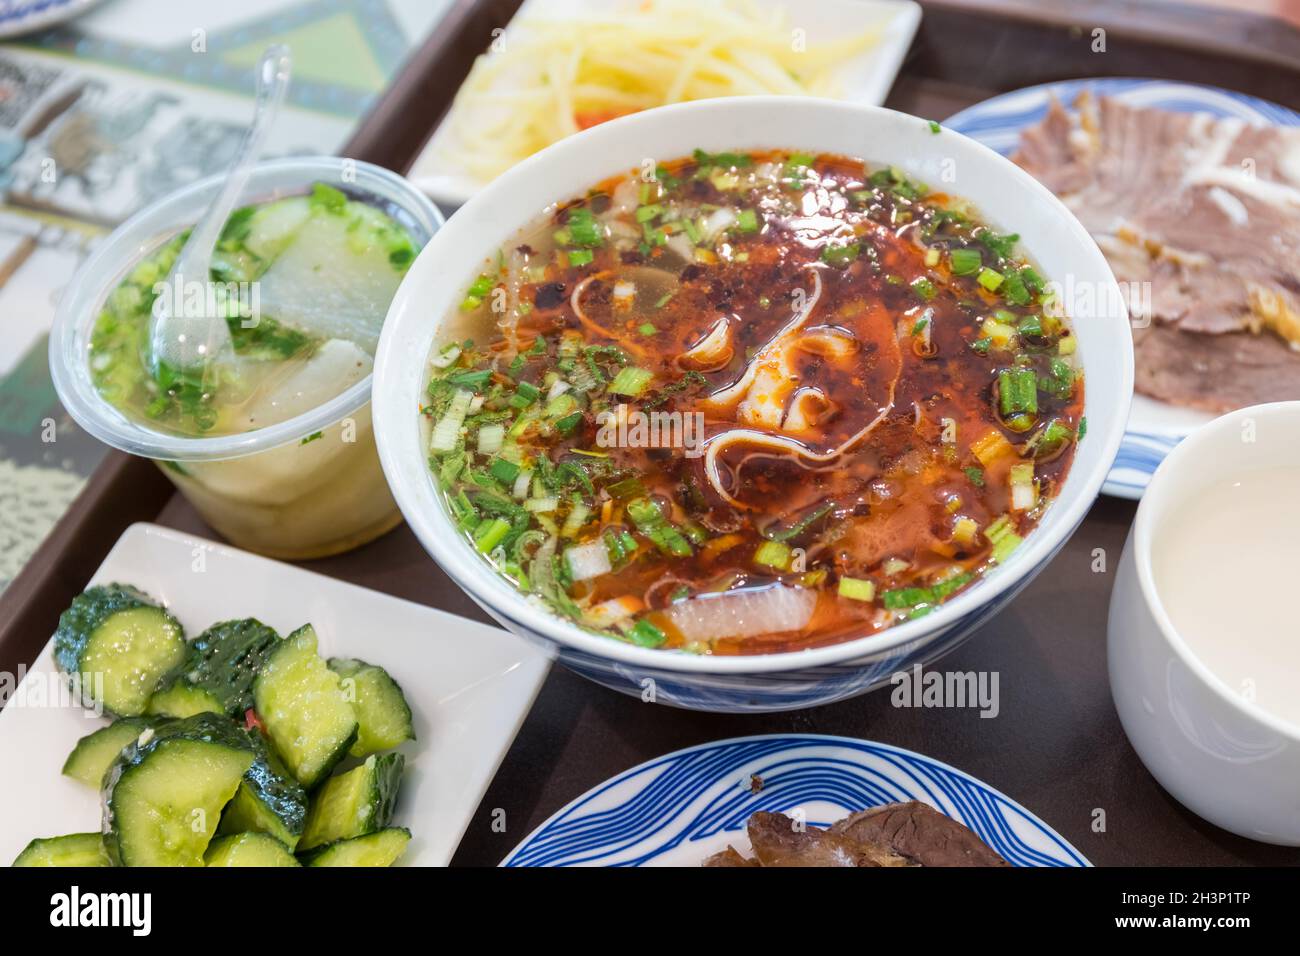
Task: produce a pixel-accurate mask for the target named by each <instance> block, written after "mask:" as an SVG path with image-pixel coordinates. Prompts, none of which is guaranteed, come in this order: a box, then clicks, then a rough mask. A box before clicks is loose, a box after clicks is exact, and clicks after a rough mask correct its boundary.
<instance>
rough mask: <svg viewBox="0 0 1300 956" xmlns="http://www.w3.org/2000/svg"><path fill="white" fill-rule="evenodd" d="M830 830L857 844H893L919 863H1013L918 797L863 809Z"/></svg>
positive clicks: (996, 864) (950, 864)
mask: <svg viewBox="0 0 1300 956" xmlns="http://www.w3.org/2000/svg"><path fill="white" fill-rule="evenodd" d="M830 832H831V833H832V834H835V835H838V836H841V837H844V838H846V839H848V840H850V841H852V842H854V843H857V844H869V845H874V846H886V847H889V848H890V850H891V852H893V853H895V854H897V855H899V856H901V857H902V858H903V859H905V860H907V861H909V862H910V863H912V864H913V865H916V866H1010V864H1009V863H1007V861H1006V860H1004V859H1002V857H1001V856H999V855H998V854H997V853H996V852H994V851H993V849H992V848H991V847H989V845H988V844H987V843H985V842H984V841H983V840H981V839H980V838H979V837H978V836H976V835H975V833H973V832H972V831H971V830H969V829H967V828H966V827H964V826H962V824H960V823H958V822H957V821H956V820H954V819H952V818H951V817H948V816H945V815H944V814H942V813H940V812H939V811H938V810H936V809H934V807H931V806H929V805H928V804H925V803H920V802H918V801H916V800H912V801H909V802H907V803H890V804H886V805H885V806H883V807H872V808H871V809H869V810H862V811H860V812H858V813H855V814H853V815H852V816H848V817H845V818H844V819H843V820H840V821H839V822H838V823H836V824H835V825H834V826H832V827H831V829H830Z"/></svg>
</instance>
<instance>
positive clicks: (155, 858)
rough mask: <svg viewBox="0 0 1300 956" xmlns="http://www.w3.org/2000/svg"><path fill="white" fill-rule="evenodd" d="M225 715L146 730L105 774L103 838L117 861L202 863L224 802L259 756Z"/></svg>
mask: <svg viewBox="0 0 1300 956" xmlns="http://www.w3.org/2000/svg"><path fill="white" fill-rule="evenodd" d="M256 756H257V755H256V753H255V750H254V746H253V744H252V743H251V741H250V740H249V737H248V734H247V733H246V732H245V731H243V730H241V729H240V728H239V727H237V726H236V725H235V724H233V723H232V722H231V721H230V720H228V719H227V718H226V717H222V716H219V715H217V714H198V715H196V716H194V717H189V718H186V719H185V720H175V721H170V722H168V723H166V724H163V725H162V726H160V727H158V728H157V729H154V730H150V731H146V732H145V733H143V734H141V736H140V739H139V740H137V741H136V742H135V743H133V744H130V745H129V746H127V748H126V749H125V750H124V751H122V753H121V755H120V756H119V757H118V758H117V760H116V761H115V762H114V763H113V765H112V767H110V768H109V770H108V773H107V774H106V775H105V777H104V791H103V803H104V828H103V829H104V845H105V847H106V848H107V850H108V856H109V859H110V860H112V861H113V864H114V865H116V866H202V865H203V853H204V851H205V850H206V849H207V847H208V843H209V842H210V841H211V840H212V836H213V834H214V833H215V832H216V829H217V822H218V820H219V819H220V816H221V809H222V807H224V806H225V805H226V804H227V803H228V802H229V801H230V798H231V797H233V796H234V795H235V791H236V790H237V789H238V788H239V783H240V780H242V779H243V776H244V774H245V773H246V772H247V771H248V768H249V767H250V766H252V764H253V760H254V759H255V758H256Z"/></svg>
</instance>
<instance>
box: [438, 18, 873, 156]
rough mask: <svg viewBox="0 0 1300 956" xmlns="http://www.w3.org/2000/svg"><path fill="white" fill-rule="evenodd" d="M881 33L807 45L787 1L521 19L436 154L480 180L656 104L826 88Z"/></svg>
mask: <svg viewBox="0 0 1300 956" xmlns="http://www.w3.org/2000/svg"><path fill="white" fill-rule="evenodd" d="M878 38H879V31H878V30H876V29H871V30H867V31H864V32H862V33H860V34H857V35H855V36H849V37H845V38H842V39H838V40H835V41H833V42H829V43H819V44H813V43H811V42H806V41H804V40H803V34H802V31H801V30H799V29H798V28H797V26H796V25H793V24H792V23H791V22H790V21H789V19H788V17H787V16H786V12H785V9H784V8H782V7H777V6H773V7H771V8H770V9H764V10H760V9H759V8H757V7H756V6H755V5H753V4H752V3H749V2H744V0H716V2H709V3H704V4H701V3H698V2H691V0H644V2H643V3H641V4H638V5H636V6H635V7H632V8H630V9H627V10H625V11H623V12H622V13H621V14H615V13H613V12H610V13H606V14H604V15H600V14H591V15H585V16H583V17H582V18H581V19H577V18H567V17H566V18H540V17H525V18H524V19H523V20H521V21H519V22H517V23H515V24H513V25H512V26H511V27H510V29H509V30H507V31H506V33H505V34H503V35H502V36H501V37H500V38H499V39H498V41H497V42H496V43H495V44H494V49H492V50H490V51H489V52H488V53H485V54H483V55H482V56H480V57H479V58H478V60H477V61H476V62H475V64H474V67H473V69H472V70H471V71H470V74H469V77H468V78H467V79H466V80H465V83H464V85H463V86H462V87H461V89H460V92H459V93H458V94H457V96H456V101H455V103H454V105H453V107H452V110H451V113H450V119H449V123H450V132H451V135H450V136H449V137H448V142H447V143H446V144H445V145H444V147H443V149H442V150H441V152H442V153H443V158H444V159H445V160H446V161H447V162H449V163H450V164H451V165H453V166H456V167H458V168H460V169H461V170H463V171H464V172H465V173H467V174H468V175H470V176H473V177H474V178H476V179H481V180H484V181H487V180H491V179H492V178H494V177H496V176H497V175H499V174H500V173H502V172H504V171H505V170H507V169H509V168H510V167H511V166H513V165H514V164H515V163H517V162H519V161H520V160H522V159H524V158H525V157H527V156H530V155H532V154H533V153H535V152H537V151H538V150H540V149H542V148H543V147H546V146H549V145H550V144H551V143H553V142H555V141H556V140H559V139H562V138H564V137H565V136H568V135H570V134H572V133H576V132H578V131H579V130H582V129H586V128H587V127H589V126H594V125H596V124H597V123H601V122H604V121H606V120H609V119H613V118H615V117H618V116H622V115H625V114H628V113H635V112H637V111H639V110H644V109H650V108H652V107H655V106H662V105H665V104H668V103H679V102H683V101H686V100H699V99H708V98H711V97H720V96H744V95H752V94H763V93H781V94H792V95H807V96H834V95H836V94H837V93H838V92H839V91H838V88H837V84H836V82H835V79H834V75H833V74H834V71H835V69H836V68H837V67H838V66H840V65H841V64H843V63H844V62H845V61H846V60H848V59H849V58H851V57H853V56H856V55H858V54H860V53H862V52H864V51H866V50H868V49H870V48H871V47H872V46H874V45H875V43H876V42H877V40H878Z"/></svg>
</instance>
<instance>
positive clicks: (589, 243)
mask: <svg viewBox="0 0 1300 956" xmlns="http://www.w3.org/2000/svg"><path fill="white" fill-rule="evenodd" d="M568 226H569V241H570V242H572V243H573V245H575V246H583V247H585V248H588V249H594V248H596V247H597V246H599V245H601V244H602V243H603V242H604V241H605V237H604V236H603V235H602V234H601V231H600V223H598V222H597V221H596V217H595V215H593V214H592V211H591V210H590V209H588V208H587V207H586V206H578V207H576V208H574V209H572V210H570V211H569V218H568Z"/></svg>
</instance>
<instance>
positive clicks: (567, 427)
mask: <svg viewBox="0 0 1300 956" xmlns="http://www.w3.org/2000/svg"><path fill="white" fill-rule="evenodd" d="M580 424H582V412H574V413H573V414H571V415H565V416H564V417H563V418H561V419H560V420H559V421H557V422H556V423H555V430H556V431H557V432H559V433H560V434H561V435H571V434H573V431H574V429H576V428H577V427H578V426H579V425H580Z"/></svg>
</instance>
